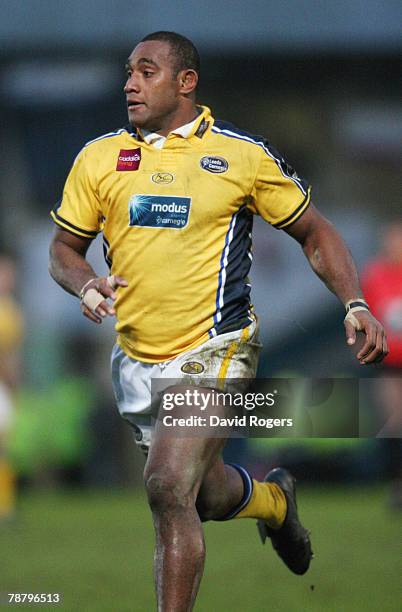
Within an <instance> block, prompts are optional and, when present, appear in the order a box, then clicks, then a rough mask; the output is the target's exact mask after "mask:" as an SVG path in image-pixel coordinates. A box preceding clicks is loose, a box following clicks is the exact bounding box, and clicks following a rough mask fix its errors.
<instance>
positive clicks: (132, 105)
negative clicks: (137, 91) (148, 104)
mask: <svg viewBox="0 0 402 612" xmlns="http://www.w3.org/2000/svg"><path fill="white" fill-rule="evenodd" d="M143 106H145V104H144V102H139V101H137V100H128V101H127V108H128V110H130V111H134V110H137V109H138V108H141V107H143Z"/></svg>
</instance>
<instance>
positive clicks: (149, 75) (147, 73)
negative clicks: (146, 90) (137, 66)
mask: <svg viewBox="0 0 402 612" xmlns="http://www.w3.org/2000/svg"><path fill="white" fill-rule="evenodd" d="M143 75H144V77H145V78H146V79H148V78H149V77H151V76H152V75H153V72H152V71H151V70H144V72H143Z"/></svg>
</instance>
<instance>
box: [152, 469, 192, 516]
mask: <svg viewBox="0 0 402 612" xmlns="http://www.w3.org/2000/svg"><path fill="white" fill-rule="evenodd" d="M144 480H145V489H146V492H147V496H148V503H149V505H150V507H151V510H152V511H153V512H156V513H164V512H168V511H183V510H185V509H186V508H188V507H189V506H190V505H191V504H192V503H193V500H192V495H191V489H189V487H187V486H185V485H184V483H181V482H180V480H178V478H177V474H173V473H172V472H170V471H169V470H164V471H155V472H151V473H148V474H146V475H145V478H144Z"/></svg>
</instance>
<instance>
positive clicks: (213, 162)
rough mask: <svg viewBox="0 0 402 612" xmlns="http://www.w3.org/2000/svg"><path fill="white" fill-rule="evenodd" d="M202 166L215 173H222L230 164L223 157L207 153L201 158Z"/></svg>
mask: <svg viewBox="0 0 402 612" xmlns="http://www.w3.org/2000/svg"><path fill="white" fill-rule="evenodd" d="M200 166H201V168H202V169H203V170H208V172H212V173H213V174H222V172H226V171H227V169H228V168H229V164H228V162H227V161H226V159H224V158H223V157H211V156H210V155H206V156H205V157H202V158H201V159H200Z"/></svg>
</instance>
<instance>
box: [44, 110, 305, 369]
mask: <svg viewBox="0 0 402 612" xmlns="http://www.w3.org/2000/svg"><path fill="white" fill-rule="evenodd" d="M309 201H310V188H309V187H308V185H307V183H306V182H305V181H304V180H303V179H301V178H300V177H299V176H298V175H297V174H296V172H295V171H294V170H293V169H292V168H291V167H290V166H289V165H288V164H287V162H286V161H285V159H284V158H283V157H282V156H281V155H280V154H279V153H278V152H277V151H275V150H274V149H273V148H272V147H271V145H270V144H269V143H268V142H267V141H266V140H265V139H264V138H262V137H260V136H254V135H252V134H249V133H248V132H244V131H242V130H239V129H238V128H236V127H235V126H234V125H232V124H230V123H227V122H224V121H219V120H214V119H213V117H212V116H211V113H210V110H209V109H208V108H207V107H200V115H199V117H198V120H197V121H195V123H194V125H193V129H192V130H191V133H190V134H189V135H188V137H183V136H181V135H179V134H175V133H173V132H172V133H171V134H169V135H168V137H167V139H166V141H165V142H164V146H163V148H160V149H157V148H155V147H153V146H152V145H150V144H147V143H146V142H145V141H144V139H143V138H142V137H141V133H140V132H139V131H137V130H136V129H135V128H131V127H127V128H122V129H120V130H117V131H116V132H111V133H108V134H105V135H104V136H101V137H99V138H96V139H95V140H93V141H91V142H89V143H88V144H87V145H85V147H84V148H83V149H82V150H81V152H80V153H79V154H78V156H77V158H76V160H75V162H74V165H73V167H72V169H71V171H70V174H69V176H68V178H67V181H66V184H65V188H64V192H63V198H62V200H61V202H60V203H58V204H57V205H56V207H55V208H54V210H53V211H52V213H51V215H52V218H53V220H54V221H55V222H56V223H57V224H58V225H59V226H60V227H62V228H63V229H65V230H68V231H69V232H72V233H73V234H76V235H78V236H82V237H85V238H94V237H95V236H96V235H97V233H98V232H100V231H102V232H103V236H104V250H105V258H106V261H107V263H108V265H109V267H110V269H111V273H112V274H118V275H120V276H123V277H124V278H125V279H126V280H127V281H128V284H129V286H128V287H127V288H120V289H118V292H117V300H116V302H115V308H116V317H117V323H116V331H117V333H118V343H119V344H120V346H121V347H122V348H123V350H124V351H125V352H126V353H127V354H128V355H129V356H130V357H132V358H134V359H137V360H139V361H144V362H150V363H157V362H161V361H166V360H169V359H173V358H174V357H176V356H177V355H179V354H180V353H183V352H184V351H187V350H190V349H193V348H195V347H197V346H198V345H200V344H201V343H203V342H204V341H205V340H207V339H208V338H211V337H213V336H216V335H217V334H221V333H224V332H226V331H231V330H234V329H241V328H242V327H246V326H247V325H249V323H250V321H251V320H252V313H251V306H250V283H249V280H248V273H249V270H250V266H251V260H252V254H251V244H252V242H251V231H252V222H253V215H254V214H259V215H261V216H262V217H263V218H264V219H265V220H266V221H268V222H269V223H270V224H271V225H273V226H274V227H276V228H284V227H287V226H288V225H290V224H291V223H293V222H294V221H295V220H296V219H298V218H299V217H300V216H301V215H302V214H303V212H304V211H305V209H306V208H307V206H308V205H309Z"/></svg>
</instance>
